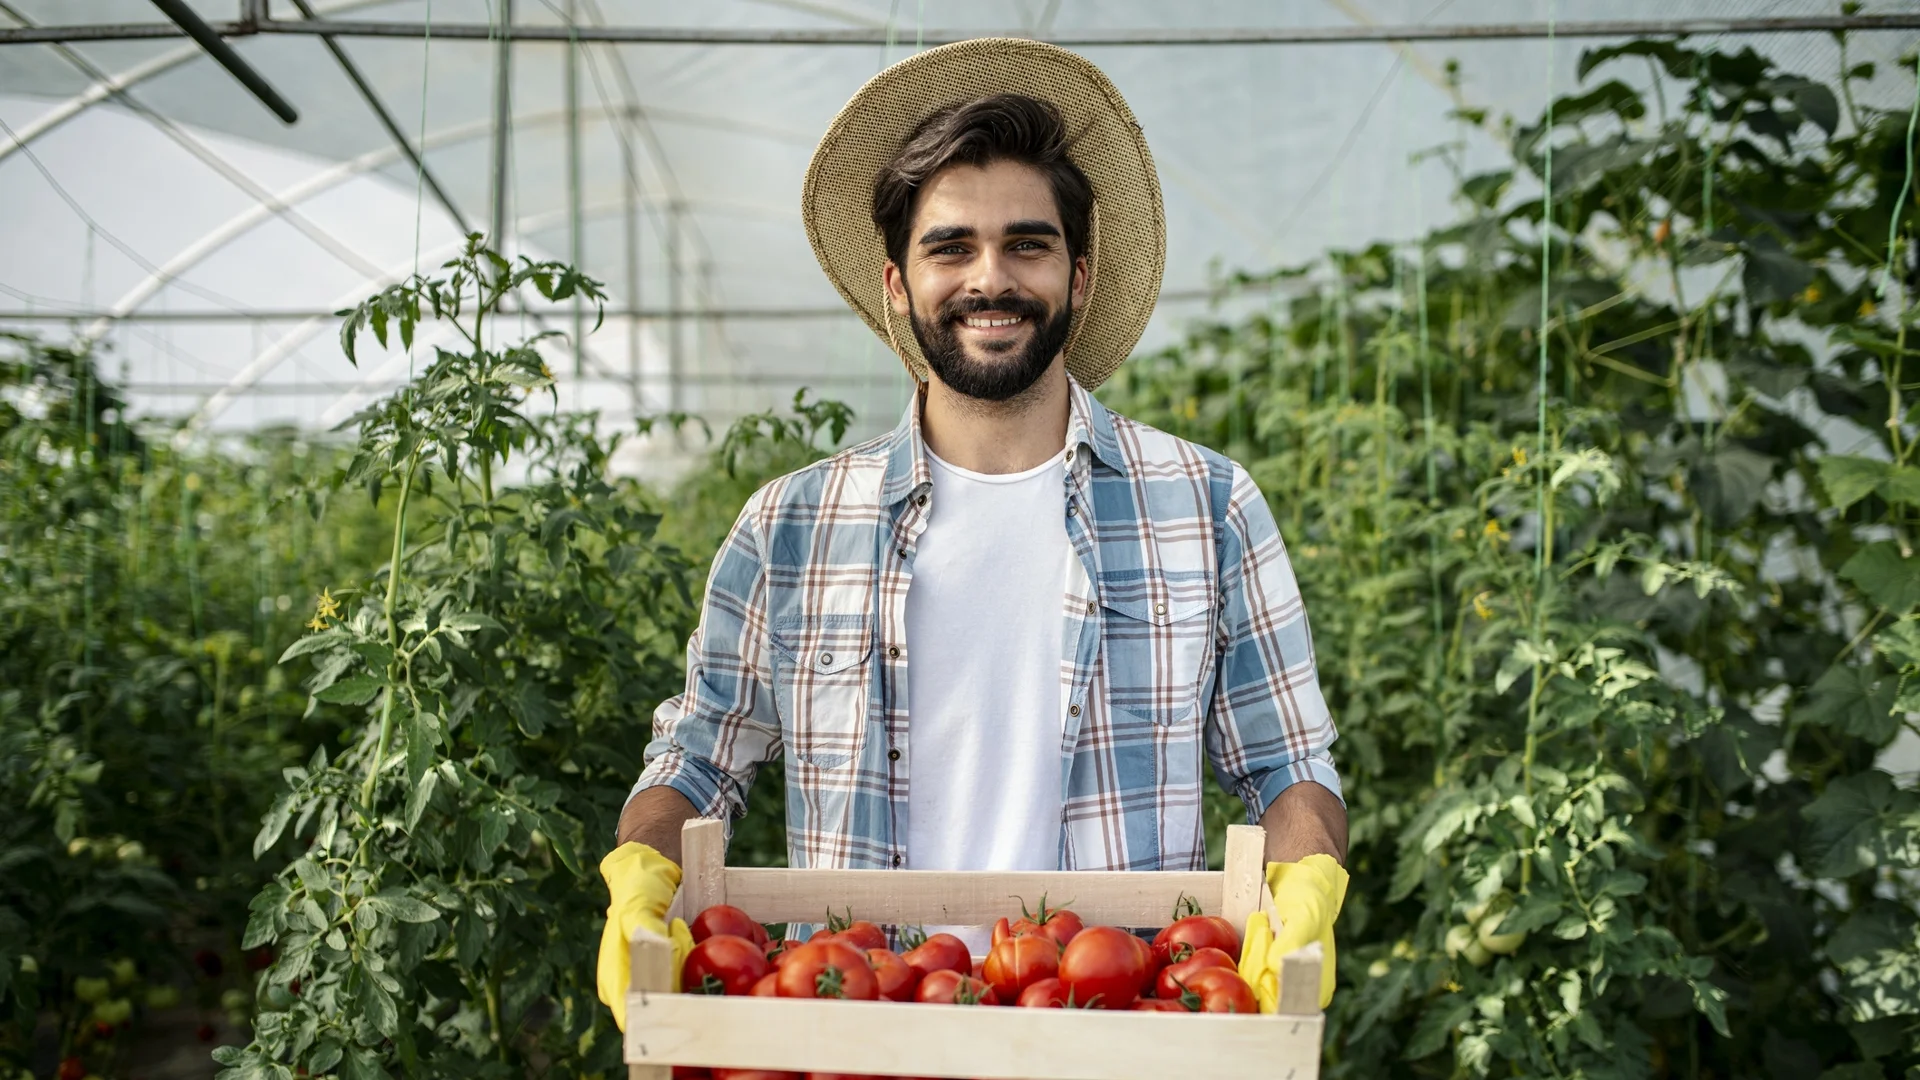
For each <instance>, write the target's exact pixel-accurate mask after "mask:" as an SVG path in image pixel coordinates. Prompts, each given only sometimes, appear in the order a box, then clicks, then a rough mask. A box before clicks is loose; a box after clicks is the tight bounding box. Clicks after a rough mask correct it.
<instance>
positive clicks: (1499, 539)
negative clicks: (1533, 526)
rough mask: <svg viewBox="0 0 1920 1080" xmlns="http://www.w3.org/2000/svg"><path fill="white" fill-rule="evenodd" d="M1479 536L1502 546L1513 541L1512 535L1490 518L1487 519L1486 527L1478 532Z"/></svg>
mask: <svg viewBox="0 0 1920 1080" xmlns="http://www.w3.org/2000/svg"><path fill="white" fill-rule="evenodd" d="M1480 534H1481V535H1482V536H1485V537H1486V538H1487V539H1489V540H1491V541H1493V542H1494V543H1496V544H1504V543H1506V542H1507V541H1509V540H1511V539H1513V534H1512V533H1509V532H1507V531H1506V530H1505V529H1502V528H1501V527H1500V523H1499V522H1498V521H1495V520H1494V519H1492V518H1488V519H1487V527H1486V528H1484V529H1482V530H1480Z"/></svg>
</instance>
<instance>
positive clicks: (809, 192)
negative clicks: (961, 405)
mask: <svg viewBox="0 0 1920 1080" xmlns="http://www.w3.org/2000/svg"><path fill="white" fill-rule="evenodd" d="M1002 93H1013V94H1025V95H1027V96H1029V97H1034V98H1039V99H1041V100H1043V101H1048V102H1051V103H1052V104H1053V105H1054V106H1055V107H1056V108H1058V109H1059V110H1060V113H1061V115H1062V116H1063V117H1064V118H1065V119H1066V122H1067V134H1068V139H1069V140H1070V142H1071V144H1072V146H1071V149H1070V150H1069V155H1070V156H1071V157H1072V158H1073V161H1074V163H1075V164H1076V165H1078V166H1080V170H1081V171H1082V172H1084V173H1086V175H1087V179H1088V181H1089V182H1090V183H1091V184H1092V185H1093V197H1094V212H1093V220H1092V222H1091V225H1092V228H1091V230H1090V232H1089V237H1088V245H1087V252H1086V254H1087V265H1088V268H1089V270H1090V273H1089V275H1088V281H1087V293H1086V298H1085V300H1084V302H1083V304H1082V305H1081V307H1080V308H1079V309H1077V310H1076V311H1075V312H1074V321H1073V326H1072V328H1071V330H1070V331H1069V335H1068V338H1067V348H1066V354H1067V355H1066V361H1067V370H1068V372H1069V373H1071V374H1072V375H1073V377H1074V379H1075V380H1077V381H1078V382H1079V383H1080V384H1081V385H1082V386H1085V387H1087V388H1088V389H1093V388H1094V387H1097V386H1099V385H1100V384H1101V383H1103V382H1105V381H1106V379H1107V376H1109V375H1112V374H1113V372H1114V369H1116V368H1118V367H1119V366H1120V362H1121V361H1122V360H1125V359H1126V358H1127V354H1128V353H1130V352H1131V351H1132V350H1133V347H1134V345H1136V344H1137V343H1138V342H1139V341H1140V335H1141V333H1142V332H1144V331H1145V330H1146V327H1147V319H1148V318H1149V317H1150V316H1152V314H1153V307H1154V304H1155V302H1156V301H1158V300H1159V298H1160V279H1161V276H1162V274H1163V273H1164V271H1165V270H1166V264H1167V223H1166V212H1165V208H1164V207H1163V206H1162V204H1161V200H1160V177H1159V174H1158V173H1156V172H1155V171H1154V168H1153V155H1152V153H1150V152H1149V151H1148V150H1147V140H1146V136H1145V135H1144V134H1142V132H1141V130H1140V124H1139V122H1138V121H1136V120H1135V119H1134V117H1133V110H1132V109H1129V108H1128V107H1127V103H1126V101H1125V99H1123V98H1121V96H1120V92H1119V91H1118V90H1116V89H1114V86H1113V83H1112V82H1110V81H1109V80H1108V79H1107V77H1106V75H1104V74H1102V73H1101V71H1100V69H1099V68H1097V67H1094V66H1093V64H1091V63H1089V62H1088V61H1087V60H1086V58H1085V57H1082V56H1079V55H1077V54H1075V53H1071V52H1068V51H1067V50H1065V49H1062V48H1060V47H1058V46H1055V45H1049V44H1047V43H1045V42H1041V41H1029V40H1026V39H1024V38H975V39H972V40H969V41H958V42H954V43H953V44H951V45H942V46H940V47H939V48H936V49H929V50H927V51H926V52H922V53H917V54H915V55H913V56H910V57H908V58H907V59H905V60H902V61H900V62H899V63H897V64H894V65H893V66H892V67H889V68H887V69H886V70H885V71H882V72H881V73H880V74H878V75H875V76H874V77H873V78H872V79H869V80H868V81H867V84H866V85H865V86H862V87H861V88H860V90H859V92H858V93H856V94H854V95H853V99H852V100H850V101H848V102H847V105H846V107H845V108H843V109H841V110H840V115H839V116H837V117H835V118H834V120H833V124H832V125H831V126H829V127H828V128H827V133H826V135H825V136H823V137H822V138H821V139H820V145H819V147H817V148H816V149H815V150H814V152H813V162H812V163H811V164H810V165H808V166H807V179H806V184H805V186H804V188H803V189H802V191H801V196H800V206H801V217H802V218H803V219H804V220H805V222H806V226H807V239H808V240H809V241H811V242H812V244H813V253H814V255H815V257H817V258H818V259H819V260H820V268H821V269H823V270H825V271H826V272H827V278H828V279H829V280H831V281H832V282H833V285H834V288H836V289H839V290H840V295H841V296H842V297H844V298H845V299H846V301H847V303H848V304H850V305H852V307H853V310H854V311H856V312H858V313H859V315H860V317H861V318H862V319H865V320H866V323H867V326H868V327H870V328H871V329H872V330H873V332H874V333H875V334H878V335H879V336H880V339H881V340H882V341H885V342H886V343H887V344H888V346H889V347H891V348H892V349H893V350H894V351H895V352H896V353H898V354H899V355H900V359H901V360H903V361H905V363H906V365H907V370H908V371H909V372H911V373H912V374H913V377H914V378H915V379H917V380H919V381H921V382H925V381H926V378H927V362H926V360H925V359H924V358H923V357H922V356H921V355H920V343H919V342H918V341H917V340H915V338H914V336H913V331H912V329H911V327H910V326H908V325H907V320H905V319H902V318H899V317H897V316H895V315H893V312H892V307H891V306H890V305H889V304H888V302H887V292H886V286H885V284H884V279H883V277H882V271H883V269H884V267H885V266H886V262H887V250H886V243H885V241H884V240H883V239H882V238H881V235H880V232H879V230H878V229H876V228H875V227H874V224H873V186H874V181H875V180H876V179H877V178H878V177H879V175H880V170H881V168H882V167H884V166H885V165H886V164H887V162H888V161H890V160H892V158H893V156H894V155H895V154H896V153H898V152H899V150H900V148H901V146H902V145H903V144H904V143H905V142H906V139H907V136H908V134H909V133H911V132H912V131H913V129H914V128H915V127H917V126H918V125H919V124H920V122H921V121H923V120H925V119H926V118H927V117H928V116H930V115H932V114H933V113H934V112H935V111H937V110H939V109H941V108H944V107H946V106H949V105H955V104H959V103H962V102H967V101H972V100H974V99H977V98H981V97H986V96H988V95H990V94H1002Z"/></svg>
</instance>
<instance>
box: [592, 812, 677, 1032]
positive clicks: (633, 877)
mask: <svg viewBox="0 0 1920 1080" xmlns="http://www.w3.org/2000/svg"><path fill="white" fill-rule="evenodd" d="M600 876H601V877H602V878H604V879H606V882H607V892H608V893H610V894H612V897H613V902H612V903H610V904H608V905H607V928H606V929H605V930H604V931H602V932H601V934H600V963H599V966H598V972H597V981H598V984H599V988H600V1000H601V1001H602V1002H603V1003H604V1004H605V1005H606V1006H607V1008H609V1009H612V1010H613V1022H614V1023H615V1024H617V1025H619V1027H620V1030H621V1031H625V1030H627V984H628V982H630V981H631V980H632V978H633V961H632V954H631V952H630V949H631V942H632V941H633V932H634V931H635V930H641V929H644V930H650V931H652V932H653V933H656V934H659V935H660V936H661V937H663V938H666V939H667V940H669V941H671V942H673V989H674V990H675V991H678V990H679V989H680V965H681V964H682V963H683V962H685V960H686V959H687V953H689V952H691V951H692V950H693V935H692V934H690V933H688V932H687V924H686V923H684V922H682V921H680V920H679V919H675V920H673V925H672V926H671V927H669V926H668V925H667V921H666V919H667V908H668V906H669V905H671V904H672V903H673V893H674V890H675V889H678V888H679V887H680V868H679V867H678V866H675V865H674V864H673V861H672V860H671V859H668V858H667V857H666V856H665V855H662V854H660V853H659V852H657V851H655V850H653V849H652V848H650V847H648V846H647V845H645V844H632V843H629V844H621V845H620V846H619V847H617V848H614V849H613V851H612V852H611V853H610V854H609V855H608V856H607V857H606V858H604V859H601V860H600Z"/></svg>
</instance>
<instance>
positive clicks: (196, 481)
mask: <svg viewBox="0 0 1920 1080" xmlns="http://www.w3.org/2000/svg"><path fill="white" fill-rule="evenodd" d="M186 484H187V490H188V491H199V490H200V474H199V473H188V474H187V480H186Z"/></svg>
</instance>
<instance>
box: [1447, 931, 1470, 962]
mask: <svg viewBox="0 0 1920 1080" xmlns="http://www.w3.org/2000/svg"><path fill="white" fill-rule="evenodd" d="M1475 944H1478V942H1476V941H1474V940H1473V927H1471V926H1467V925H1466V924H1464V923H1463V924H1461V925H1459V926H1454V927H1449V928H1448V929H1447V941H1446V948H1447V957H1448V959H1452V958H1455V957H1458V956H1459V955H1460V954H1461V953H1463V952H1465V951H1466V948H1467V946H1469V945H1475Z"/></svg>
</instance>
